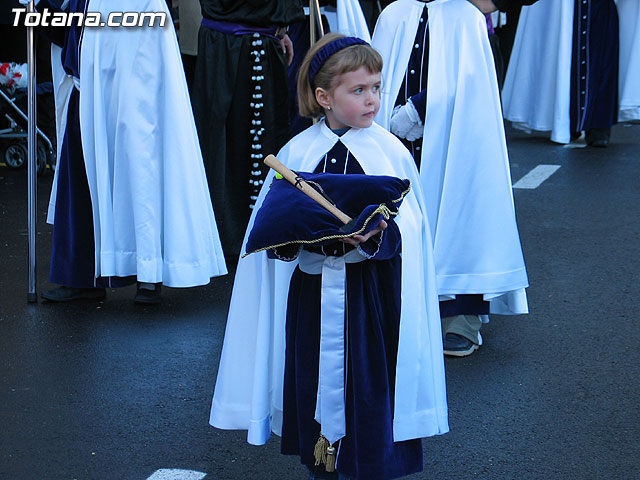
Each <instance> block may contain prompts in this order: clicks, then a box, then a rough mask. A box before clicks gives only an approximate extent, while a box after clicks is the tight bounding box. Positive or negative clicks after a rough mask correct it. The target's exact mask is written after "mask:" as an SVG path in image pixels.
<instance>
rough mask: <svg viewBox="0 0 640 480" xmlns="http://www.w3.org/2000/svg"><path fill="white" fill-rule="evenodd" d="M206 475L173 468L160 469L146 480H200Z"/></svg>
mask: <svg viewBox="0 0 640 480" xmlns="http://www.w3.org/2000/svg"><path fill="white" fill-rule="evenodd" d="M206 476H207V474H206V473H202V472H196V471H195V470H177V469H173V468H161V469H160V470H156V471H155V472H154V473H153V475H151V476H150V477H149V478H147V480H202V479H203V478H204V477H206Z"/></svg>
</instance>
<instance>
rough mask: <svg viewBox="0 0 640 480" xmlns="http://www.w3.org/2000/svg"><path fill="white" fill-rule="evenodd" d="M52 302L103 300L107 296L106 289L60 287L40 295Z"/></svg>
mask: <svg viewBox="0 0 640 480" xmlns="http://www.w3.org/2000/svg"><path fill="white" fill-rule="evenodd" d="M40 296H41V297H42V298H43V299H44V300H48V301H50V302H73V301H74V300H103V299H104V298H105V297H106V296H107V292H106V291H105V289H104V288H73V287H64V286H63V287H58V288H54V289H53V290H45V291H44V292H42V293H41V294H40Z"/></svg>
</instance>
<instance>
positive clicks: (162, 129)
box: [48, 0, 227, 287]
mask: <svg viewBox="0 0 640 480" xmlns="http://www.w3.org/2000/svg"><path fill="white" fill-rule="evenodd" d="M87 10H88V11H90V12H99V13H100V14H101V15H102V18H103V19H106V18H108V16H109V14H110V13H111V12H117V11H124V12H127V11H139V12H165V13H166V15H167V23H166V25H165V27H164V28H161V27H158V26H156V27H140V28H122V27H121V28H108V27H104V28H86V29H85V30H84V34H83V39H82V46H81V51H80V124H81V129H82V147H83V154H84V160H85V168H86V172H87V180H88V183H89V191H90V195H91V203H92V210H93V220H94V237H95V252H96V257H95V263H96V272H95V274H96V277H100V276H102V277H111V276H120V277H125V276H131V275H135V276H137V279H138V281H141V282H149V283H160V282H161V283H163V284H164V285H167V286H170V287H191V286H196V285H205V284H207V283H209V281H210V278H211V277H214V276H218V275H224V274H226V273H227V270H226V266H225V262H224V255H223V253H222V246H221V244H220V239H219V236H218V230H217V226H216V223H215V218H214V214H213V208H212V206H211V200H210V196H209V189H208V186H207V180H206V176H205V172H204V166H203V163H202V154H201V152H200V144H199V142H198V136H197V132H196V127H195V122H194V120H193V113H192V110H191V103H190V100H189V93H188V90H187V85H186V81H185V78H184V72H183V68H182V63H181V60H180V52H179V48H178V43H177V39H176V35H175V32H174V29H173V26H172V24H171V17H170V15H169V11H168V10H167V5H166V2H164V1H162V0H136V1H131V0H89V5H88V8H87ZM53 60H54V62H53V63H54V67H53V72H54V83H55V91H56V110H57V120H58V126H59V128H58V136H59V142H58V145H59V148H58V150H60V146H61V145H62V142H61V137H60V136H61V135H62V134H64V130H65V120H66V108H67V103H68V99H69V96H70V94H71V91H72V89H73V88H74V87H73V79H72V78H71V77H69V76H67V75H66V74H65V72H64V70H63V69H62V66H61V64H60V49H58V48H56V49H54V51H53ZM58 153H59V152H58ZM56 173H57V172H56ZM56 186H57V177H56V179H54V187H53V190H52V197H51V201H50V206H49V218H48V221H49V222H50V223H53V222H54V221H55V218H54V213H55V200H56Z"/></svg>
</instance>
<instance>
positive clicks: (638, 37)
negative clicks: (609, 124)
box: [616, 0, 640, 122]
mask: <svg viewBox="0 0 640 480" xmlns="http://www.w3.org/2000/svg"><path fill="white" fill-rule="evenodd" d="M616 5H617V7H618V17H619V18H620V78H619V82H620V87H619V95H620V109H619V114H618V121H620V122H626V121H629V120H640V2H638V0H616Z"/></svg>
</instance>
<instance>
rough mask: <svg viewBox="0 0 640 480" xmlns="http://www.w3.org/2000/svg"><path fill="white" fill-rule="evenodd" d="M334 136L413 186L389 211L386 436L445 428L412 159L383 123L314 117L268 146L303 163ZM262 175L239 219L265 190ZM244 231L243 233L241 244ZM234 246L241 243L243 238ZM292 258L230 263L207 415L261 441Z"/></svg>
mask: <svg viewBox="0 0 640 480" xmlns="http://www.w3.org/2000/svg"><path fill="white" fill-rule="evenodd" d="M338 139H340V140H341V141H342V142H343V143H344V145H345V146H346V147H347V148H348V149H349V150H350V152H351V153H352V154H353V155H354V156H355V158H357V159H358V161H359V163H360V165H361V166H362V168H363V169H364V171H365V172H366V173H367V174H374V175H393V176H396V177H398V178H408V179H410V180H411V181H412V185H413V189H412V191H411V192H410V193H409V194H408V195H407V196H406V197H405V199H404V202H403V204H402V206H401V208H400V212H399V215H398V216H397V217H396V218H395V221H396V222H397V224H398V226H399V228H400V231H401V235H402V307H401V317H400V338H399V344H398V359H397V360H398V362H397V371H396V385H395V410H394V419H393V431H394V440H395V441H402V440H408V439H412V438H421V437H426V436H431V435H436V434H441V433H445V432H447V431H448V429H449V427H448V420H447V417H448V415H447V403H446V387H445V378H444V362H443V353H442V332H441V329H440V316H439V310H438V299H437V293H436V288H435V276H434V267H433V256H432V251H431V238H430V232H429V226H428V222H427V220H426V208H425V205H424V200H423V197H422V191H421V188H420V184H419V181H418V172H417V170H416V168H415V166H414V163H413V159H412V158H411V156H410V154H409V152H408V151H407V150H406V149H405V148H404V146H403V145H402V144H401V143H400V142H399V141H398V140H397V139H396V138H395V137H394V136H393V135H391V134H390V133H389V132H387V131H386V130H384V129H382V128H381V127H380V126H378V125H376V124H373V125H372V126H371V127H370V128H367V129H351V130H350V131H348V132H347V133H346V134H344V135H343V136H342V137H338V136H336V135H335V134H334V133H333V132H332V131H331V130H329V128H328V127H327V126H326V124H325V123H324V121H321V122H320V123H317V124H315V125H314V126H312V127H310V128H308V129H307V130H305V131H304V132H302V133H300V134H299V135H297V136H296V137H294V138H293V140H291V141H290V142H289V143H288V144H287V145H285V146H284V147H283V149H282V150H281V151H280V153H279V154H278V159H279V160H280V161H282V162H283V163H284V164H285V165H287V166H288V167H289V168H291V169H294V170H299V171H313V169H314V168H315V167H316V165H317V164H318V162H319V161H320V160H321V158H322V156H323V155H324V154H325V153H326V152H328V151H329V150H330V149H331V148H332V147H333V146H334V145H335V143H336V142H337V141H338ZM272 178H273V172H271V173H270V174H269V176H268V177H267V180H266V181H265V187H263V189H262V191H261V193H260V196H259V197H258V200H257V203H256V208H255V209H254V214H253V215H252V217H251V220H250V222H249V227H248V229H247V234H248V232H249V231H250V230H251V228H252V226H253V222H254V218H255V212H257V210H258V209H259V207H260V205H261V204H262V202H263V200H264V197H265V195H266V193H267V191H268V185H269V184H270V183H271V179H272ZM246 240H247V236H246V235H245V244H246ZM243 251H244V246H243ZM296 264H297V262H291V263H285V262H282V261H276V260H270V259H268V258H267V254H266V252H259V253H254V254H251V255H249V256H247V257H245V258H242V259H241V260H240V261H239V263H238V269H237V272H236V278H235V283H234V288H233V293H232V296H231V305H230V308H229V315H228V319H227V327H226V332H225V339H224V345H223V347H222V356H221V359H220V367H219V371H218V378H217V381H216V387H215V393H214V396H213V402H212V407H211V417H210V423H211V425H213V426H214V427H218V428H222V429H240V430H248V436H247V441H248V442H249V443H252V444H256V445H261V444H264V443H265V442H266V441H267V439H268V438H269V436H270V433H271V432H274V433H276V434H278V435H280V434H281V431H282V401H283V377H284V357H285V316H286V309H287V297H288V290H289V282H290V279H291V274H292V272H293V270H294V268H295V266H296Z"/></svg>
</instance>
